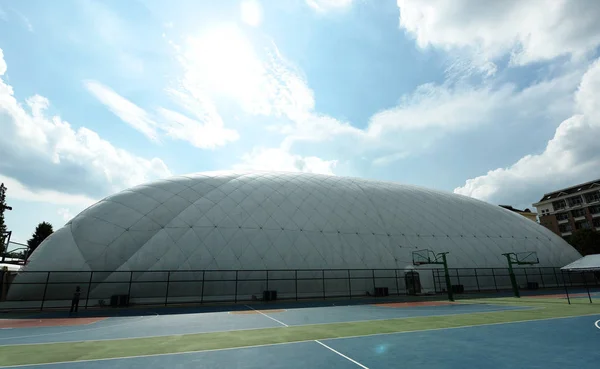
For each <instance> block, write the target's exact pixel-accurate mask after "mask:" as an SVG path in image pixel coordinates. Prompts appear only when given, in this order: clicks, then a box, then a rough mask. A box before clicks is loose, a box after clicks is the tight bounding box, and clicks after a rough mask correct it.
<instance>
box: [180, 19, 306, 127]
mask: <svg viewBox="0 0 600 369" xmlns="http://www.w3.org/2000/svg"><path fill="white" fill-rule="evenodd" d="M175 49H176V50H180V53H179V60H180V62H181V64H182V66H183V68H184V70H185V72H184V76H183V78H182V82H181V89H180V90H179V92H180V93H182V94H187V95H190V96H192V97H196V96H201V97H202V99H203V100H210V101H216V100H225V101H233V102H235V103H236V104H237V105H239V106H240V107H241V108H242V109H243V110H244V111H245V112H246V113H249V114H252V115H265V116H275V117H281V116H284V117H288V118H290V119H300V118H301V117H302V116H303V115H304V114H306V111H307V110H310V109H312V108H313V107H314V97H313V94H312V90H310V89H309V88H307V87H306V82H305V81H304V79H303V78H302V77H300V74H299V73H298V71H297V70H295V68H294V67H293V66H292V65H291V64H290V63H288V62H287V61H286V60H285V59H284V58H283V57H282V56H281V54H280V53H279V51H278V50H277V48H276V47H275V46H274V45H273V44H272V43H270V44H269V45H268V46H266V47H265V48H264V49H260V50H259V51H262V52H258V51H257V49H256V48H255V47H254V46H253V45H252V43H251V42H250V40H249V39H248V38H247V37H246V36H245V35H244V34H243V33H242V32H241V31H240V30H239V29H238V28H237V27H235V26H232V25H224V26H221V27H217V28H214V29H212V30H209V31H207V32H206V33H205V34H203V35H202V36H200V37H190V38H188V39H187V41H186V42H185V43H184V45H183V46H178V45H175Z"/></svg>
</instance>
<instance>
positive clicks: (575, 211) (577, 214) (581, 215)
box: [571, 209, 585, 218]
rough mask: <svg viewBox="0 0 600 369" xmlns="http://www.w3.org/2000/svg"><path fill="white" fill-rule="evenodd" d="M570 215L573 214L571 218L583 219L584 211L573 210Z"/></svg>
mask: <svg viewBox="0 0 600 369" xmlns="http://www.w3.org/2000/svg"><path fill="white" fill-rule="evenodd" d="M571 214H573V218H577V217H584V216H585V209H577V210H573V211H572V212H571Z"/></svg>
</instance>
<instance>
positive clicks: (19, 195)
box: [0, 174, 98, 207]
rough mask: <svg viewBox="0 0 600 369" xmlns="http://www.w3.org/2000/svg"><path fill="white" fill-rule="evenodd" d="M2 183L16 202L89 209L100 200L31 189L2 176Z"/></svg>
mask: <svg viewBox="0 0 600 369" xmlns="http://www.w3.org/2000/svg"><path fill="white" fill-rule="evenodd" d="M0 182H1V183H4V185H5V186H6V188H8V189H9V191H10V198H11V199H15V200H22V201H30V202H44V203H49V204H55V205H74V206H80V207H87V206H90V205H92V204H94V203H95V202H97V201H98V200H95V199H93V198H91V197H89V196H86V195H79V194H68V193H64V192H58V191H54V190H52V189H31V188H28V187H26V186H25V185H23V184H22V183H21V182H19V181H18V180H16V179H14V178H10V177H6V176H3V175H1V174H0Z"/></svg>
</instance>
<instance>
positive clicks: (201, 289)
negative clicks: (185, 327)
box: [200, 270, 206, 304]
mask: <svg viewBox="0 0 600 369" xmlns="http://www.w3.org/2000/svg"><path fill="white" fill-rule="evenodd" d="M205 277H206V270H203V271H202V287H200V303H201V304H202V303H203V302H204V283H206V281H205Z"/></svg>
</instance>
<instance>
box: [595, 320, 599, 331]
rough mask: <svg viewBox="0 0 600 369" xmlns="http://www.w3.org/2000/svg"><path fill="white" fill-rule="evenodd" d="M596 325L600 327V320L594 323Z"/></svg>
mask: <svg viewBox="0 0 600 369" xmlns="http://www.w3.org/2000/svg"><path fill="white" fill-rule="evenodd" d="M594 325H595V326H596V328H598V329H600V320H596V323H594Z"/></svg>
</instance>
